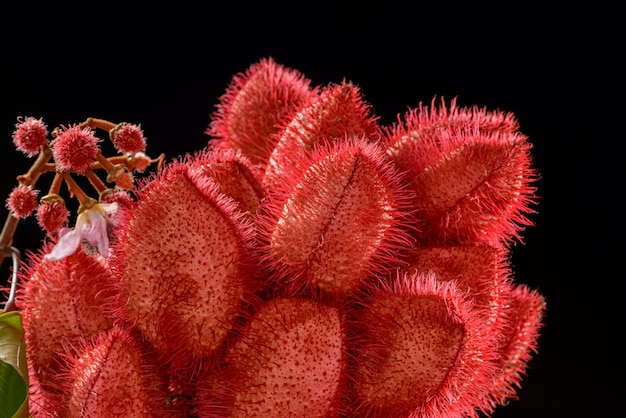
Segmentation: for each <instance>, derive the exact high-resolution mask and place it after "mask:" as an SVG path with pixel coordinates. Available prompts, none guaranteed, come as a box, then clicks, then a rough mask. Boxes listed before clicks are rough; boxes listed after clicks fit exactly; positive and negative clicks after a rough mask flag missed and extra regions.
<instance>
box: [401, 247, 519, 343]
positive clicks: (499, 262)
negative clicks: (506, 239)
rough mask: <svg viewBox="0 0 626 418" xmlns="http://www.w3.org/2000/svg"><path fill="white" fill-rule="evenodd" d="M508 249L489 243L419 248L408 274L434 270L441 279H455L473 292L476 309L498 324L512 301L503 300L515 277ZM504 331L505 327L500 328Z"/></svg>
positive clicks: (416, 250)
mask: <svg viewBox="0 0 626 418" xmlns="http://www.w3.org/2000/svg"><path fill="white" fill-rule="evenodd" d="M507 261H508V260H507V256H506V252H505V250H504V249H502V248H499V247H491V246H486V245H479V246H473V245H460V246H459V245H457V246H432V247H418V248H415V249H414V250H413V251H411V253H410V254H409V256H408V258H407V262H408V266H407V267H406V268H405V271H406V273H407V275H408V276H413V275H415V274H416V273H429V272H430V273H433V274H434V275H435V278H436V279H437V281H440V282H452V281H454V282H455V283H456V285H457V286H458V287H459V289H460V290H461V291H466V292H468V293H469V295H470V296H471V298H472V299H473V300H474V304H475V305H474V306H475V308H476V309H477V310H478V311H480V312H481V313H482V315H483V318H484V320H485V322H486V323H487V324H490V325H493V326H494V327H495V326H496V325H497V324H498V317H499V316H501V315H503V310H504V309H505V307H506V306H507V305H508V303H507V302H508V301H506V300H502V296H503V295H502V292H503V287H504V286H505V283H507V282H508V281H510V280H511V277H510V270H509V266H508V265H507ZM500 331H501V330H500Z"/></svg>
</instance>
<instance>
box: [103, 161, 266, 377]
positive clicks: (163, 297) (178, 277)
mask: <svg viewBox="0 0 626 418" xmlns="http://www.w3.org/2000/svg"><path fill="white" fill-rule="evenodd" d="M118 225H119V227H118V230H117V231H118V240H117V243H116V245H115V246H114V248H113V253H112V263H111V264H112V265H114V266H115V268H114V271H115V273H116V275H117V277H119V292H120V300H121V301H122V303H123V308H122V309H121V310H120V312H118V314H119V316H120V317H121V318H128V319H129V320H130V321H131V323H132V324H134V326H135V327H136V328H138V329H139V330H140V331H141V333H142V334H143V335H144V337H145V338H146V339H147V340H148V341H150V343H151V344H153V345H154V347H155V348H156V349H157V350H158V352H159V353H160V354H161V356H162V357H161V358H162V359H163V360H164V361H165V362H166V363H167V364H171V365H172V367H173V368H174V369H182V370H187V369H192V370H193V369H194V368H195V367H197V366H198V365H199V363H201V362H203V361H207V359H208V358H210V356H211V355H212V354H213V352H214V350H216V349H217V348H218V347H219V345H220V344H221V343H222V341H223V340H224V338H225V337H226V335H227V334H228V333H229V332H230V330H231V328H232V327H233V325H234V323H235V321H236V319H237V316H238V315H239V313H240V311H241V309H242V306H243V305H244V304H245V302H246V300H247V298H248V297H249V295H250V294H251V293H252V292H254V290H256V284H255V283H256V282H255V269H256V260H255V258H254V251H253V248H252V245H253V244H252V243H253V238H254V237H253V229H252V225H251V224H250V222H249V220H248V218H246V217H245V216H244V214H243V213H242V212H240V211H239V210H238V206H237V203H236V202H235V201H234V200H232V199H230V198H229V197H227V196H226V195H224V194H222V193H219V192H218V186H216V184H215V182H214V181H212V180H211V179H210V178H204V179H199V177H198V176H197V173H196V174H195V175H194V174H190V173H189V166H188V164H187V163H186V161H182V160H180V161H175V162H173V163H171V164H170V165H169V166H167V167H165V168H164V169H163V170H162V171H161V172H160V173H159V174H158V175H157V176H155V178H153V179H152V181H150V182H148V183H147V184H146V185H145V187H143V188H141V189H140V190H139V191H138V196H137V203H136V206H135V207H134V209H132V210H127V211H124V212H122V213H121V214H120V216H119V224H118Z"/></svg>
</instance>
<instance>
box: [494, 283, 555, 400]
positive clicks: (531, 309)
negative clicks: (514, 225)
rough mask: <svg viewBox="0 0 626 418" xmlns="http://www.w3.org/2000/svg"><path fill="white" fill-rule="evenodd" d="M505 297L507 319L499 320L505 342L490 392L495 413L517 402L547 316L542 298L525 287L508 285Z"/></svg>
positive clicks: (499, 349)
mask: <svg viewBox="0 0 626 418" xmlns="http://www.w3.org/2000/svg"><path fill="white" fill-rule="evenodd" d="M502 293H503V298H505V300H507V301H508V304H507V306H506V316H505V317H504V318H503V319H501V320H500V321H501V322H502V324H501V325H500V328H501V330H502V332H503V334H504V339H503V340H502V343H501V344H499V346H498V352H499V354H498V362H497V366H498V369H497V373H494V375H493V379H494V383H493V385H492V387H491V390H490V392H489V397H490V398H491V404H492V406H491V408H492V409H495V408H496V407H497V406H498V405H500V404H502V403H505V402H506V401H507V399H511V398H512V399H516V398H517V395H516V393H517V390H518V389H519V388H520V386H521V381H522V379H523V377H524V376H525V374H526V370H527V368H528V364H529V362H530V360H531V358H532V354H533V353H536V352H537V349H538V340H539V331H540V329H541V327H542V321H543V318H544V315H545V313H546V302H545V299H544V298H543V296H541V295H540V294H539V293H538V292H537V291H535V290H531V289H529V288H528V287H527V286H526V285H523V284H517V285H516V284H513V283H508V284H507V285H506V286H503V289H502Z"/></svg>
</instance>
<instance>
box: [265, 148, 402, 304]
mask: <svg viewBox="0 0 626 418" xmlns="http://www.w3.org/2000/svg"><path fill="white" fill-rule="evenodd" d="M301 165H302V166H306V167H307V169H306V170H305V171H304V172H302V173H298V171H297V170H295V169H294V170H293V173H292V174H290V175H289V176H287V177H286V178H285V181H284V182H283V184H282V188H281V189H277V190H276V193H275V194H273V195H272V196H271V197H270V198H268V200H267V202H266V204H265V205H264V206H265V207H264V209H265V212H264V216H261V217H260V223H261V227H262V229H263V231H264V232H263V236H264V239H265V240H266V241H267V242H266V247H265V250H266V251H265V253H266V254H267V264H269V265H271V266H272V267H273V269H274V271H275V273H276V276H277V280H279V281H280V283H281V284H282V285H286V287H287V288H288V289H289V290H290V292H291V293H299V292H301V291H306V290H313V291H314V292H322V293H324V294H326V295H333V296H337V297H340V298H344V297H346V296H348V295H349V294H350V293H352V292H354V291H355V290H356V289H358V287H359V286H360V285H361V284H362V282H363V281H364V280H365V279H366V278H367V277H368V276H369V275H371V274H374V273H380V272H382V271H384V270H385V269H387V268H390V267H397V266H398V265H399V264H400V262H401V261H400V254H402V252H403V251H405V250H406V249H407V248H408V247H410V246H411V245H412V244H411V241H410V238H409V232H408V231H407V230H408V229H409V228H410V227H411V220H410V219H411V218H410V216H409V215H410V214H409V212H408V210H407V209H406V207H407V206H408V203H407V202H408V200H409V195H408V194H406V191H405V190H404V189H403V186H402V183H401V181H400V180H401V176H400V175H399V174H398V172H397V171H395V167H393V166H392V165H391V164H390V163H389V162H388V161H387V160H386V159H385V156H384V152H383V150H382V149H381V148H380V147H378V146H377V145H376V144H373V143H370V142H368V141H367V140H365V139H360V138H352V139H351V140H346V141H342V142H337V143H332V144H326V145H325V146H323V147H322V146H320V147H319V148H318V149H317V150H316V151H315V152H313V154H312V156H311V157H310V159H309V160H307V161H302V163H301Z"/></svg>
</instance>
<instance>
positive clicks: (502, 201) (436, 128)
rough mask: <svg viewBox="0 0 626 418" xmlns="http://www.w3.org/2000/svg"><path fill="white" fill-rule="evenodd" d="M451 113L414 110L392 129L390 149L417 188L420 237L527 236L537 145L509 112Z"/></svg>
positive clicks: (487, 240) (487, 239) (450, 241)
mask: <svg viewBox="0 0 626 418" xmlns="http://www.w3.org/2000/svg"><path fill="white" fill-rule="evenodd" d="M424 112H425V111H424ZM439 112H440V113H442V114H444V116H445V112H444V111H443V110H440V111H439ZM451 113H452V115H451V116H450V117H447V116H445V117H444V116H440V114H439V113H433V116H428V114H427V115H423V114H422V113H416V112H412V113H408V114H407V115H406V119H405V121H404V123H403V125H398V126H396V127H395V129H394V130H392V131H388V133H387V138H386V141H387V143H388V148H387V153H388V154H389V155H390V157H392V158H393V159H394V161H395V163H396V164H398V166H399V167H400V169H401V170H406V171H407V172H408V173H409V177H410V181H411V184H412V187H413V190H414V191H415V199H414V203H415V207H416V210H417V211H418V213H419V215H420V218H421V220H422V224H420V226H421V227H420V231H419V234H418V237H419V239H420V241H421V242H422V243H423V244H424V245H456V244H486V245H499V244H501V243H503V242H508V241H510V240H511V239H518V240H521V237H520V235H519V232H520V231H521V230H522V229H523V228H524V227H525V226H528V225H530V224H531V221H530V220H529V218H528V216H527V215H528V214H529V213H531V212H532V209H531V207H530V206H531V205H532V204H533V203H534V198H535V195H534V193H535V188H534V187H533V186H532V183H533V182H534V181H535V180H536V177H537V175H536V172H535V170H534V169H532V167H531V162H532V161H531V156H530V149H531V145H530V144H529V143H528V142H527V141H526V137H525V136H524V135H522V134H521V133H519V132H517V131H515V130H514V128H516V126H517V124H516V122H515V121H514V120H513V119H512V118H511V117H510V116H508V115H506V114H500V113H497V112H494V113H489V112H486V111H478V110H476V111H472V112H470V111H468V110H465V111H463V112H461V111H459V110H456V108H453V110H452V111H451ZM459 114H461V115H464V117H463V118H461V117H460V116H458V115H459ZM459 119H460V120H461V121H463V123H461V122H459Z"/></svg>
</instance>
